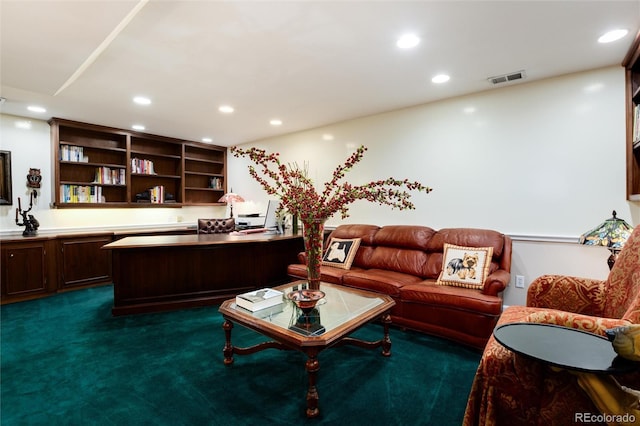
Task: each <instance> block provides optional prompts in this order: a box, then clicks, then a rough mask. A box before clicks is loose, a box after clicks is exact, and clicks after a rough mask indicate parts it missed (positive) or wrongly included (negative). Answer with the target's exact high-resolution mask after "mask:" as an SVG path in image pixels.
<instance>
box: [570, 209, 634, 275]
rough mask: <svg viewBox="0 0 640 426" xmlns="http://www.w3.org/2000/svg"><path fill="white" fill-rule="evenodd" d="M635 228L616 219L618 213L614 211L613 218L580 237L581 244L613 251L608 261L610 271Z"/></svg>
mask: <svg viewBox="0 0 640 426" xmlns="http://www.w3.org/2000/svg"><path fill="white" fill-rule="evenodd" d="M631 231H633V228H632V227H631V225H629V224H628V223H627V222H625V221H624V220H622V219H618V218H617V217H616V211H615V210H614V211H613V217H612V218H609V219H607V220H605V221H604V222H602V223H601V224H600V225H598V226H596V227H595V228H593V229H592V230H591V231H588V232H585V233H584V234H582V235H581V236H580V244H585V245H588V246H603V247H606V248H608V249H609V251H611V256H609V259H607V264H608V265H609V270H611V269H612V268H613V265H614V263H615V262H616V258H617V257H618V253H620V250H622V247H623V246H624V244H625V243H626V242H627V240H628V239H629V236H630V235H631Z"/></svg>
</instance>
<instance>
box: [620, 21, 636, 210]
mask: <svg viewBox="0 0 640 426" xmlns="http://www.w3.org/2000/svg"><path fill="white" fill-rule="evenodd" d="M622 65H623V66H624V67H625V80H626V97H627V99H626V109H627V111H626V115H627V137H626V146H627V148H626V151H627V200H629V201H640V32H639V33H638V34H637V35H636V38H635V40H634V42H633V44H632V45H631V48H630V49H629V52H628V53H627V56H626V57H625V59H624V61H623V63H622Z"/></svg>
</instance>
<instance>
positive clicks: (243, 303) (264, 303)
mask: <svg viewBox="0 0 640 426" xmlns="http://www.w3.org/2000/svg"><path fill="white" fill-rule="evenodd" d="M283 295H284V293H282V292H281V291H278V290H274V289H272V288H263V289H260V290H255V291H249V292H247V293H243V294H239V295H237V296H236V305H238V306H240V307H241V308H244V309H247V310H249V311H251V312H256V311H259V310H261V309H265V308H271V307H273V306H276V305H278V304H281V303H282V296H283Z"/></svg>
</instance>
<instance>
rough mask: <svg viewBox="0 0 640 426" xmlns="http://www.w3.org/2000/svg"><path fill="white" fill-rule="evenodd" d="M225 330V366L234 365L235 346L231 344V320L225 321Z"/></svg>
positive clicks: (223, 351) (223, 350)
mask: <svg viewBox="0 0 640 426" xmlns="http://www.w3.org/2000/svg"><path fill="white" fill-rule="evenodd" d="M222 329H223V330H224V336H225V340H226V341H225V344H224V349H222V353H223V354H224V365H231V364H233V345H232V344H231V330H232V329H233V323H232V322H231V321H229V320H225V321H224V324H222Z"/></svg>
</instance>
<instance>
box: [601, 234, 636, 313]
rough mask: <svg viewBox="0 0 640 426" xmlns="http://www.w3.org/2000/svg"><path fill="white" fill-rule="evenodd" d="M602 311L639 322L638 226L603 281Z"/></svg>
mask: <svg viewBox="0 0 640 426" xmlns="http://www.w3.org/2000/svg"><path fill="white" fill-rule="evenodd" d="M604 294H605V298H606V301H605V303H604V309H603V313H604V316H605V317H607V318H624V319H626V320H628V321H631V322H632V323H636V324H638V323H640V226H636V228H635V229H634V230H633V232H632V233H631V237H629V239H628V240H627V242H626V244H625V245H624V247H623V248H622V251H621V252H620V254H619V255H618V258H617V259H616V263H615V264H614V265H613V269H611V272H610V273H609V277H608V278H607V281H606V282H605V291H604Z"/></svg>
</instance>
